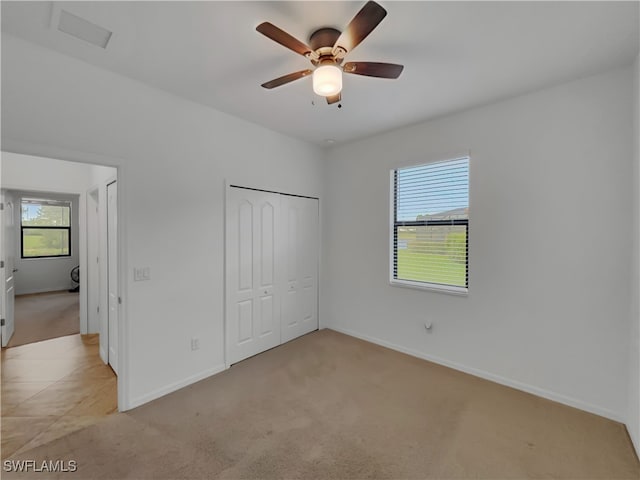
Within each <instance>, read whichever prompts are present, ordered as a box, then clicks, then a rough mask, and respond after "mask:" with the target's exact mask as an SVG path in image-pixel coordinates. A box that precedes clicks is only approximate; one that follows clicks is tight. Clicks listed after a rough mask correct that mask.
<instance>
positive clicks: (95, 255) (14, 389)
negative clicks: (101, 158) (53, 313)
mask: <svg viewBox="0 0 640 480" xmlns="http://www.w3.org/2000/svg"><path fill="white" fill-rule="evenodd" d="M7 164H10V168H7V169H6V170H5V169H4V167H5V166H6V165H7ZM2 166H3V175H2V187H3V191H2V193H3V197H2V203H9V202H10V201H11V202H12V204H13V206H14V207H13V208H14V209H15V208H19V207H20V205H19V203H18V200H16V199H15V198H13V199H11V198H7V197H6V196H5V195H4V194H5V193H6V192H7V191H9V192H10V191H14V190H28V191H30V192H38V191H40V192H49V193H54V194H58V195H62V194H64V193H66V194H71V195H74V196H75V197H77V200H78V201H77V205H75V204H74V207H73V209H74V210H75V213H77V215H78V223H77V225H76V227H75V229H76V232H77V233H78V238H77V239H76V240H73V241H72V245H73V246H75V247H78V249H79V251H78V260H77V265H78V266H79V267H80V268H79V278H78V280H79V286H80V292H79V294H78V293H76V294H75V295H79V303H80V306H79V314H77V318H78V317H79V320H78V322H79V327H80V334H75V335H68V336H63V337H59V338H56V339H52V340H47V341H42V342H38V343H31V344H28V345H23V346H17V347H10V348H3V349H2V364H3V378H2V404H3V412H2V439H3V442H2V443H3V445H2V447H3V448H2V452H3V458H5V454H7V453H8V452H9V451H10V450H12V449H14V447H19V445H18V443H21V444H22V445H23V447H24V448H26V447H29V448H30V447H32V446H33V445H34V442H36V443H37V442H38V441H40V440H42V439H47V438H48V439H51V437H52V436H55V435H58V436H61V435H63V434H66V433H70V430H68V429H69V428H72V427H73V429H78V428H83V427H84V426H87V425H88V424H91V423H92V422H95V421H97V420H98V419H99V418H101V417H102V416H104V415H107V414H110V413H113V412H115V411H117V409H118V398H117V396H118V393H117V382H118V380H117V377H116V375H115V373H114V372H115V370H116V369H117V361H116V360H113V363H112V365H115V366H116V367H115V368H112V367H111V366H110V364H111V362H109V359H108V357H107V355H105V359H106V361H104V362H103V360H102V359H101V356H102V355H101V354H100V353H101V352H100V348H99V344H100V339H101V338H103V337H107V336H108V335H107V334H106V333H105V334H104V335H101V333H102V332H101V330H102V328H104V329H105V330H106V331H108V325H107V321H108V315H107V312H108V308H107V306H106V305H107V299H108V281H107V272H106V270H107V264H108V263H109V262H108V261H107V250H108V248H109V247H108V243H109V242H108V241H107V238H106V237H107V222H108V219H107V209H106V207H107V185H108V184H110V183H114V182H115V181H116V179H117V170H116V169H115V168H113V167H107V166H98V165H89V164H84V163H78V162H68V161H62V160H56V159H51V158H44V157H34V156H28V155H20V154H13V153H7V152H2ZM38 198H42V195H40V196H38ZM111 210H112V216H113V218H117V216H116V213H117V197H115V198H114V202H113V203H112V205H111ZM0 212H2V213H3V214H2V219H1V220H2V221H1V222H0V225H2V235H0V241H1V242H2V249H1V250H2V258H1V259H0V260H2V261H4V262H5V265H6V264H8V263H9V262H7V259H8V257H9V256H10V252H15V254H16V255H20V251H19V250H20V248H21V246H20V242H21V232H20V229H21V228H20V225H19V224H16V223H15V222H14V224H13V225H12V226H11V225H9V224H8V223H7V216H6V215H4V213H6V210H1V211H0ZM14 213H15V211H14ZM16 215H17V214H16ZM16 215H14V216H13V217H15V216H16ZM9 217H10V218H11V217H12V216H9ZM5 226H7V228H5ZM10 228H13V233H12V234H7V232H8V231H10ZM72 228H74V227H73V226H72ZM7 235H8V236H9V240H5V237H6V236H7ZM11 239H13V245H11V241H12V240H11ZM117 239H118V236H117V231H116V233H115V234H114V235H113V237H112V239H111V242H110V243H111V247H110V254H111V276H112V277H113V278H116V279H117V276H118V243H117ZM5 247H11V248H9V249H7V248H5ZM46 261H47V262H49V263H50V264H54V263H56V262H57V263H61V262H63V261H64V260H61V259H60V258H56V259H49V260H46ZM30 262H31V264H32V265H35V264H36V263H37V262H36V261H35V260H30ZM101 266H102V268H101ZM6 272H7V269H3V275H2V280H3V282H2V284H3V289H2V295H1V297H2V298H0V302H1V306H2V310H1V311H2V313H3V316H2V318H6V317H5V315H6V313H7V311H8V310H10V308H8V307H9V306H10V305H11V300H12V299H13V297H12V296H7V295H6V293H7V291H8V289H6V288H4V285H5V284H7V283H8V282H7V278H6ZM23 273H25V272H23V271H22V269H19V271H18V272H16V275H17V276H16V277H15V278H14V281H16V280H18V281H19V280H20V278H19V276H20V275H21V274H23ZM69 273H70V272H68V271H67V272H65V273H64V275H65V277H64V281H66V282H72V280H71V279H70V278H69ZM103 277H104V278H103ZM73 286H74V285H71V284H68V286H67V287H64V288H65V293H66V292H67V290H68V289H71V287H73ZM112 288H115V291H116V292H117V283H116V287H113V286H112ZM12 292H13V294H15V293H20V291H19V290H16V289H15V288H14V289H13V291H12ZM76 308H78V307H76ZM116 321H117V320H116ZM103 324H104V325H105V327H102V325H103ZM5 325H6V326H7V327H9V326H10V322H8V321H6V322H5ZM9 330H10V329H9V328H3V329H2V342H3V346H4V345H5V344H6V343H8V341H9V339H10V336H9ZM116 340H117V337H116ZM113 348H117V343H116V345H114V346H113ZM25 362H26V363H25ZM40 364H41V365H40ZM36 365H40V366H36ZM25 388H27V390H28V391H27V390H25ZM61 399H64V401H62V400H61ZM5 407H6V408H5ZM39 408H44V410H42V409H41V410H38V409H39ZM62 410H64V411H62ZM38 412H40V413H38ZM36 415H39V418H43V417H47V418H50V419H51V418H53V417H60V421H57V420H56V421H53V423H52V422H48V423H46V425H45V424H42V425H40V424H39V423H38V420H36V418H35V416H36ZM27 417H28V418H27ZM32 417H33V422H34V425H31V418H32ZM63 417H64V418H63ZM71 417H73V418H71ZM26 424H29V428H28V429H27V428H26V427H25V425H26ZM36 424H37V425H36ZM56 426H57V427H63V428H62V429H58V430H56V428H57V427H56ZM26 433H28V434H29V436H30V438H29V439H26V438H25V435H26ZM38 439H40V440H38ZM5 440H6V442H10V444H5ZM23 440H24V442H23ZM16 442H18V443H16ZM5 447H6V448H5ZM23 447H20V448H23ZM14 451H15V450H14Z"/></svg>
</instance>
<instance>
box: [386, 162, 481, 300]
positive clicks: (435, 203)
mask: <svg viewBox="0 0 640 480" xmlns="http://www.w3.org/2000/svg"><path fill="white" fill-rule="evenodd" d="M391 183H392V186H391V188H392V191H391V198H392V199H393V205H392V217H393V218H392V225H391V283H392V284H399V285H406V286H412V287H418V288H428V289H437V290H445V291H450V292H453V293H466V292H467V291H468V287H469V271H468V270H469V158H468V157H463V158H456V159H454V160H447V161H442V162H436V163H429V164H427V165H418V166H415V167H407V168H399V169H397V170H393V171H392V172H391Z"/></svg>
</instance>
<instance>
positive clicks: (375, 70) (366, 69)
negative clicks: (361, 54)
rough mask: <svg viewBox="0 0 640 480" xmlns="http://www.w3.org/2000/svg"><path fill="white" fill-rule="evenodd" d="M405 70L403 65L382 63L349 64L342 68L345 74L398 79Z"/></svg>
mask: <svg viewBox="0 0 640 480" xmlns="http://www.w3.org/2000/svg"><path fill="white" fill-rule="evenodd" d="M403 68H404V66H403V65H397V64H395V63H380V62H347V63H345V64H344V67H342V69H343V71H344V73H353V74H355V75H366V76H367V77H378V78H398V77H399V76H400V74H401V73H402V69H403Z"/></svg>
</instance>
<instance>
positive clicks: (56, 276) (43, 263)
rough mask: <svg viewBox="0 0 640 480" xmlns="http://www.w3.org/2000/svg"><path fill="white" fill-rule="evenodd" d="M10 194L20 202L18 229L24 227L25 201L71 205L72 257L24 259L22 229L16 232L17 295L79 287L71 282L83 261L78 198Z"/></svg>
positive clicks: (47, 194) (27, 193) (72, 196)
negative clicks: (51, 201)
mask: <svg viewBox="0 0 640 480" xmlns="http://www.w3.org/2000/svg"><path fill="white" fill-rule="evenodd" d="M10 191H11V192H13V195H14V198H15V202H16V208H15V209H14V213H15V220H14V221H15V225H18V226H19V225H20V217H21V209H20V204H21V201H22V199H23V198H44V199H47V200H62V201H69V202H71V256H69V257H59V258H22V254H21V243H22V241H21V238H20V235H21V233H20V228H17V229H16V240H15V245H16V247H17V251H16V268H17V269H18V271H17V272H16V274H15V291H16V295H23V294H26V293H40V292H53V291H56V290H67V289H69V288H72V287H73V286H75V284H74V283H73V282H72V281H71V275H70V274H71V270H72V269H73V268H74V267H76V266H77V265H79V261H80V242H79V239H80V236H79V226H78V195H64V194H59V193H43V192H25V191H20V190H10Z"/></svg>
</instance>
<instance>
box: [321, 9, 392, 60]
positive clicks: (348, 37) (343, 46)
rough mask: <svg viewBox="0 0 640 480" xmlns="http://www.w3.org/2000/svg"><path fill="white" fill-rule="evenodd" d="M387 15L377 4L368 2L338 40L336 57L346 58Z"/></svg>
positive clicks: (335, 47) (334, 49)
mask: <svg viewBox="0 0 640 480" xmlns="http://www.w3.org/2000/svg"><path fill="white" fill-rule="evenodd" d="M386 15H387V11H386V10H385V9H384V8H382V7H381V6H380V5H378V4H377V3H376V2H372V1H369V2H367V3H366V4H365V6H364V7H362V9H361V10H360V11H359V12H358V13H357V14H356V16H355V17H353V20H351V23H349V25H347V28H345V30H344V32H342V34H341V35H340V36H339V37H338V40H336V43H335V45H334V46H333V53H334V55H337V56H338V57H344V56H345V55H346V54H347V52H350V51H351V50H353V49H354V48H356V47H357V46H358V45H359V44H360V42H362V40H364V39H365V38H366V37H367V35H369V34H370V33H371V32H372V31H373V29H374V28H376V27H377V26H378V24H379V23H380V22H381V21H382V19H383V18H384V17H385V16H386ZM340 50H342V51H340Z"/></svg>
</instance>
